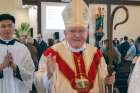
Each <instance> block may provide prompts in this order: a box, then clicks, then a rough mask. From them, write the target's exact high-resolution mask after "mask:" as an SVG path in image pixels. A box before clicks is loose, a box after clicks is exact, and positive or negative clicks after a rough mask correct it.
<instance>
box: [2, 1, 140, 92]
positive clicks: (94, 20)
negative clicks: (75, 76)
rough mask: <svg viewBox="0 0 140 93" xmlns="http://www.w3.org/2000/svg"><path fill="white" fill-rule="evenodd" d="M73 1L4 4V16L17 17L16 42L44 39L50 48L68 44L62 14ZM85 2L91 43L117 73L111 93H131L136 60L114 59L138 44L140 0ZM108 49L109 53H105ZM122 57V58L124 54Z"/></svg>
mask: <svg viewBox="0 0 140 93" xmlns="http://www.w3.org/2000/svg"><path fill="white" fill-rule="evenodd" d="M70 1H71V0H0V14H3V13H9V14H12V15H13V16H15V18H16V24H15V28H16V29H15V33H14V36H13V37H14V38H16V39H17V40H19V41H20V40H23V41H22V42H28V41H27V40H29V42H34V44H35V40H37V39H39V38H42V39H43V40H44V42H45V43H46V44H47V47H49V46H52V45H54V44H55V43H58V42H61V41H63V40H65V35H64V30H65V26H64V22H63V19H62V15H61V14H62V11H63V10H64V8H65V7H66V6H67V5H68V3H69V2H70ZM84 1H85V3H86V4H87V5H88V8H89V25H88V28H89V32H88V39H87V42H88V43H89V44H91V45H93V46H96V47H98V48H99V49H101V50H102V51H103V52H106V53H104V57H105V60H106V61H107V62H106V64H107V65H108V68H109V66H112V65H113V68H112V69H113V70H115V72H116V78H115V79H116V80H115V83H114V85H113V88H114V90H113V92H108V93H127V90H128V82H129V78H130V77H129V76H130V74H131V72H132V71H131V63H132V60H129V61H128V60H127V61H128V62H123V61H122V60H124V59H123V58H122V57H120V60H121V61H120V62H119V58H118V57H116V55H115V56H113V51H114V47H115V49H116V48H117V49H118V51H117V52H120V51H121V49H120V50H119V46H120V45H121V44H122V43H123V42H124V41H125V39H127V41H128V42H129V43H133V44H135V40H136V39H137V38H138V37H139V36H140V31H139V30H140V26H139V24H140V19H139V17H140V0H84ZM25 38H27V40H26V39H25ZM112 42H113V43H112ZM106 46H108V49H109V50H107V51H108V52H107V51H106V50H105V49H104V47H106ZM124 47H127V46H124ZM124 47H123V48H124ZM40 48H41V47H40ZM124 49H125V48H124ZM39 51H41V49H40V50H39ZM119 54H120V55H121V52H120V53H119ZM106 57H107V58H106ZM115 59H116V60H115ZM126 59H127V58H126ZM128 59H129V58H128ZM114 60H115V61H114ZM125 61H126V60H125ZM40 74H41V73H40ZM34 87H36V86H34ZM40 87H41V86H40ZM31 93H47V92H43V91H42V92H37V89H36V88H35V91H32V92H31ZM81 93H82V92H81ZM95 93H96V92H95Z"/></svg>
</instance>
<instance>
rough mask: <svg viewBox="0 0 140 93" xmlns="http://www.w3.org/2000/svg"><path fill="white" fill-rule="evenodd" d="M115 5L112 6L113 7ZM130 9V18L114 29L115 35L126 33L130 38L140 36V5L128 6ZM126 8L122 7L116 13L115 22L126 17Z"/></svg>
mask: <svg viewBox="0 0 140 93" xmlns="http://www.w3.org/2000/svg"><path fill="white" fill-rule="evenodd" d="M114 7H115V6H113V7H112V9H113V8H114ZM126 7H127V8H128V10H129V19H128V21H127V22H126V23H125V24H122V25H120V26H118V27H117V29H116V31H114V35H113V37H117V36H119V37H123V36H124V35H127V36H129V37H130V38H133V39H136V38H137V37H138V36H140V19H139V17H140V6H126ZM125 16H126V15H125V12H124V10H122V9H120V10H118V12H117V13H116V15H115V19H114V24H116V22H120V21H121V20H123V19H124V18H125Z"/></svg>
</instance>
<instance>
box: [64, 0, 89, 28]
mask: <svg viewBox="0 0 140 93" xmlns="http://www.w3.org/2000/svg"><path fill="white" fill-rule="evenodd" d="M62 16H63V20H64V24H65V28H67V27H75V26H82V27H88V24H89V12H88V6H87V4H86V3H85V2H84V1H83V0H72V1H71V2H70V4H68V5H67V6H66V8H65V9H64V11H63V13H62Z"/></svg>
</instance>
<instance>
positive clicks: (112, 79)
mask: <svg viewBox="0 0 140 93" xmlns="http://www.w3.org/2000/svg"><path fill="white" fill-rule="evenodd" d="M114 82H115V72H113V73H112V74H111V75H108V76H107V77H106V78H105V84H107V85H112V84H114Z"/></svg>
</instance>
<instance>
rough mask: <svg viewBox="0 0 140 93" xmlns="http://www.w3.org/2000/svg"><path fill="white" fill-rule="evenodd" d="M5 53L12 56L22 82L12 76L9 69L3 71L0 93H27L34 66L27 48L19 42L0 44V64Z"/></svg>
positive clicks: (0, 80) (30, 84)
mask: <svg viewBox="0 0 140 93" xmlns="http://www.w3.org/2000/svg"><path fill="white" fill-rule="evenodd" d="M7 51H8V52H10V53H11V54H12V57H13V60H14V61H13V62H14V63H15V64H16V65H17V66H18V68H19V70H20V75H21V78H22V80H23V81H21V80H19V79H17V78H16V77H14V75H13V70H12V68H11V67H7V68H5V69H3V75H4V77H3V78H1V79H0V93H29V91H30V90H31V88H32V82H33V72H34V69H35V68H34V64H33V61H32V58H31V55H30V52H29V51H28V49H27V47H25V46H24V45H23V44H21V43H19V42H15V44H14V45H4V44H0V64H1V63H3V61H4V57H5V55H6V54H7Z"/></svg>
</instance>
